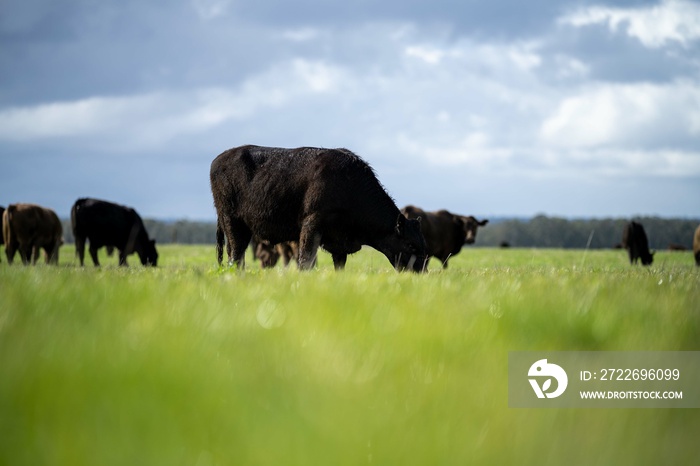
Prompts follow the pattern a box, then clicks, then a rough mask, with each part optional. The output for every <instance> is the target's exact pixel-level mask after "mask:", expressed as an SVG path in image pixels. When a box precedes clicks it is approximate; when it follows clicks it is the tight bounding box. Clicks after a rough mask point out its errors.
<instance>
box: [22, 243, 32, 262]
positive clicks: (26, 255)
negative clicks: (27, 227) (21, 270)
mask: <svg viewBox="0 0 700 466" xmlns="http://www.w3.org/2000/svg"><path fill="white" fill-rule="evenodd" d="M19 257H20V259H22V264H24V265H29V262H30V261H31V260H32V247H31V246H30V245H26V244H20V245H19Z"/></svg>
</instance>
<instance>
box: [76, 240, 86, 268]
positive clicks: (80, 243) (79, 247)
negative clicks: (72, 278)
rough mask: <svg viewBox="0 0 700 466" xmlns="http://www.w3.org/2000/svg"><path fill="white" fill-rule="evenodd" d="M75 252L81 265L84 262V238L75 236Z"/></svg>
mask: <svg viewBox="0 0 700 466" xmlns="http://www.w3.org/2000/svg"><path fill="white" fill-rule="evenodd" d="M75 253H76V254H77V255H78V260H79V261H80V266H81V267H82V266H83V265H84V264H85V238H82V237H78V236H76V237H75Z"/></svg>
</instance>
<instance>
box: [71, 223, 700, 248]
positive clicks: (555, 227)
mask: <svg viewBox="0 0 700 466" xmlns="http://www.w3.org/2000/svg"><path fill="white" fill-rule="evenodd" d="M633 220H635V221H637V222H639V223H641V224H642V225H643V226H644V229H645V230H646V233H647V237H648V238H649V247H650V248H651V249H657V250H663V249H668V248H669V247H670V246H674V247H682V248H686V249H692V248H693V234H694V232H695V229H696V228H697V226H698V225H699V224H700V219H668V218H659V217H635V218H634V219H633ZM629 221H630V219H621V218H604V219H566V218H561V217H548V216H545V215H538V216H536V217H533V218H530V219H492V220H491V221H490V223H489V224H488V225H486V226H485V227H481V228H479V231H478V234H477V237H476V244H475V246H477V247H478V246H483V247H499V246H505V245H508V246H511V247H527V248H531V247H532V248H565V249H569V248H571V249H583V248H586V247H588V248H591V249H608V248H614V247H616V246H619V245H620V243H621V242H622V231H623V229H624V227H625V225H626V224H627V223H628V222H629ZM144 224H145V226H146V230H147V231H148V233H149V236H150V237H151V238H155V239H156V242H157V243H159V244H214V243H215V242H216V223H215V222H194V221H189V220H179V221H175V222H172V221H161V220H154V219H144ZM63 237H64V240H65V241H66V242H67V243H72V242H73V233H72V231H71V226H70V220H64V221H63Z"/></svg>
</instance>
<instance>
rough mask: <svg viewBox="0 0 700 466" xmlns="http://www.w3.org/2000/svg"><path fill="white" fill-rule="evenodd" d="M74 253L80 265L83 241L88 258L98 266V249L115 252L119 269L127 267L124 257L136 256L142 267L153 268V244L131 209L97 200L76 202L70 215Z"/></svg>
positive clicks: (83, 255)
mask: <svg viewBox="0 0 700 466" xmlns="http://www.w3.org/2000/svg"><path fill="white" fill-rule="evenodd" d="M70 217H71V224H72V226H73V236H74V237H75V250H76V252H77V254H78V258H79V259H80V265H83V264H84V259H85V240H86V239H88V240H90V256H91V257H92V262H93V263H94V264H95V265H96V266H98V265H100V263H99V261H98V260H97V250H98V249H99V248H101V247H102V246H107V248H108V250H109V248H110V247H115V248H117V250H118V251H119V265H127V263H126V256H128V255H129V254H133V253H134V252H136V253H137V254H138V255H139V258H140V259H141V263H142V264H143V265H152V266H156V265H157V264H158V252H157V251H156V241H155V240H151V239H149V238H148V233H147V232H146V228H145V227H144V225H143V221H142V220H141V217H140V216H139V214H137V213H136V211H135V210H134V209H132V208H131V207H126V206H122V205H118V204H113V203H111V202H107V201H100V200H98V199H89V198H86V199H78V200H77V201H75V204H73V208H72V209H71V212H70Z"/></svg>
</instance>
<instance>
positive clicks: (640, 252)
mask: <svg viewBox="0 0 700 466" xmlns="http://www.w3.org/2000/svg"><path fill="white" fill-rule="evenodd" d="M622 246H623V247H624V248H625V249H627V252H628V253H629V258H630V264H636V263H637V260H638V259H639V260H641V261H642V265H651V263H652V262H653V261H654V253H653V252H649V241H648V240H647V234H646V233H645V232H644V227H643V226H642V225H641V224H640V223H637V222H630V223H628V224H627V226H626V227H625V230H624V232H623V233H622Z"/></svg>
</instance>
